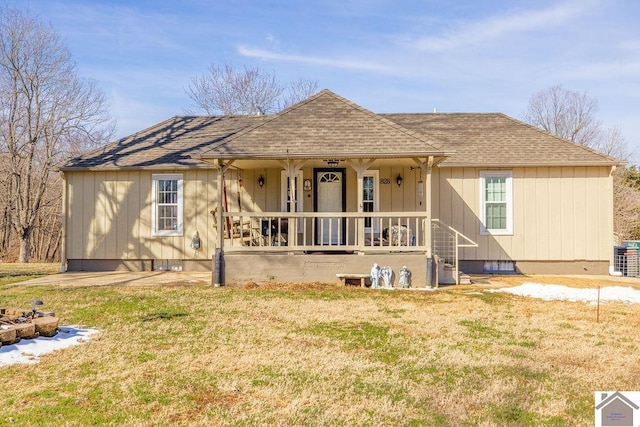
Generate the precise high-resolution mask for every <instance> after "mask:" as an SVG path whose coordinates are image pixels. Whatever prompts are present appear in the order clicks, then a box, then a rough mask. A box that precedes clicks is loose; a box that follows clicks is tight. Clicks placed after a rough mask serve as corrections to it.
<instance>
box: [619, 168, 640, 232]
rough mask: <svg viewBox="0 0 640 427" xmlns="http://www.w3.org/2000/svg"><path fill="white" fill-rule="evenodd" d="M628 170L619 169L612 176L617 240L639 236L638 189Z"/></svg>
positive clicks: (639, 198) (639, 190)
mask: <svg viewBox="0 0 640 427" xmlns="http://www.w3.org/2000/svg"><path fill="white" fill-rule="evenodd" d="M629 172H630V170H629V169H621V170H620V171H619V172H617V173H616V174H614V176H613V187H614V189H615V193H614V197H613V211H614V213H613V222H614V224H613V225H614V229H615V230H616V234H617V235H618V240H619V241H622V240H632V239H638V238H640V189H638V186H637V182H634V181H633V180H632V179H630V177H629ZM618 243H620V242H618Z"/></svg>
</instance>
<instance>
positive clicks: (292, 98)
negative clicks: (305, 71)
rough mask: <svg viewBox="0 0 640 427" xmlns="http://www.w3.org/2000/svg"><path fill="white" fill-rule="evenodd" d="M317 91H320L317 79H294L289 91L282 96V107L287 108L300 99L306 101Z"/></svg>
mask: <svg viewBox="0 0 640 427" xmlns="http://www.w3.org/2000/svg"><path fill="white" fill-rule="evenodd" d="M316 92H318V81H317V80H307V79H302V78H300V79H298V80H294V81H292V82H291V83H290V84H289V87H288V88H287V93H286V94H285V95H284V96H283V97H282V102H281V103H280V109H281V110H284V109H285V108H289V107H291V106H292V105H295V104H297V103H298V102H300V101H304V100H305V99H307V98H308V97H310V96H311V95H313V94H314V93H316Z"/></svg>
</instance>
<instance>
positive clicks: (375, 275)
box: [371, 264, 380, 289]
mask: <svg viewBox="0 0 640 427" xmlns="http://www.w3.org/2000/svg"><path fill="white" fill-rule="evenodd" d="M379 287H380V267H379V266H378V264H373V267H371V288H373V289H378V288H379Z"/></svg>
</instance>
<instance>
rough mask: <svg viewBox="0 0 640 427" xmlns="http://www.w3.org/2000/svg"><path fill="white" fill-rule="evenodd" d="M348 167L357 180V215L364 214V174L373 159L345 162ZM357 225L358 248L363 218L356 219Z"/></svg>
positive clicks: (362, 253) (361, 238)
mask: <svg viewBox="0 0 640 427" xmlns="http://www.w3.org/2000/svg"><path fill="white" fill-rule="evenodd" d="M346 162H347V164H348V165H349V166H351V168H352V169H353V170H354V171H355V172H356V178H357V182H358V183H357V191H356V197H357V198H358V213H359V214H361V213H363V212H364V206H363V205H362V199H363V197H364V173H365V172H366V171H367V169H369V166H371V165H372V164H373V162H374V160H373V159H369V160H364V159H358V160H357V161H353V160H347V161H346ZM357 223H358V236H357V244H358V246H359V247H360V248H362V247H364V217H362V216H359V217H358V218H357ZM359 254H360V255H364V252H362V251H360V252H359Z"/></svg>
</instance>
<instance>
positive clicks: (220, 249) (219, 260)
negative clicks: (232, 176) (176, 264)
mask: <svg viewBox="0 0 640 427" xmlns="http://www.w3.org/2000/svg"><path fill="white" fill-rule="evenodd" d="M216 163H217V166H218V188H217V193H218V194H217V196H218V201H217V204H216V220H217V222H218V224H217V225H218V242H217V246H216V248H215V255H214V269H213V270H214V271H213V278H212V280H211V281H212V282H213V285H214V286H221V285H223V284H224V283H223V282H224V280H223V278H224V217H223V216H222V212H223V204H222V198H223V197H224V191H223V188H224V173H225V171H226V170H227V169H228V168H229V166H231V164H232V163H233V160H230V161H228V162H227V164H226V165H225V164H224V163H222V160H220V159H218V160H217V161H216ZM229 232H231V230H229Z"/></svg>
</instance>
